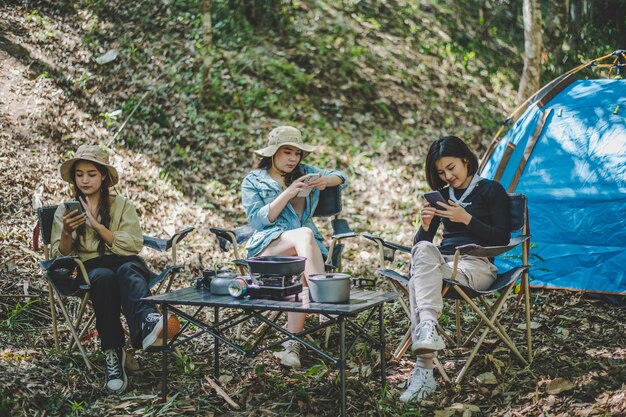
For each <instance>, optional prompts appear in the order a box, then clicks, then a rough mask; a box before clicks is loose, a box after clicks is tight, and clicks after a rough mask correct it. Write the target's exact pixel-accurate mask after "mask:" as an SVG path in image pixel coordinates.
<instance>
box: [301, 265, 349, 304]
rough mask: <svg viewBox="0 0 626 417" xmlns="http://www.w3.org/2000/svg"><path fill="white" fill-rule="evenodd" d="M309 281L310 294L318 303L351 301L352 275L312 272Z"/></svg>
mask: <svg viewBox="0 0 626 417" xmlns="http://www.w3.org/2000/svg"><path fill="white" fill-rule="evenodd" d="M308 281H309V295H310V297H311V300H312V301H314V302H317V303H335V304H343V303H347V302H349V301H350V284H351V283H352V281H351V279H350V275H348V274H340V273H332V274H311V275H309V278H308Z"/></svg>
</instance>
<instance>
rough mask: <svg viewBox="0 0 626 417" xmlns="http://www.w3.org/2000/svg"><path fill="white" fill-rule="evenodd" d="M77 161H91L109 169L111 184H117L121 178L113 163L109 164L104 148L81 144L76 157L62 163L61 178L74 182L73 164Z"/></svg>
mask: <svg viewBox="0 0 626 417" xmlns="http://www.w3.org/2000/svg"><path fill="white" fill-rule="evenodd" d="M77 161H89V162H93V163H96V164H98V165H102V166H103V167H105V168H106V169H107V170H108V171H109V177H111V185H115V184H117V183H118V182H119V180H120V176H119V175H118V173H117V169H115V167H114V166H113V165H110V164H109V155H108V154H107V153H106V151H105V150H104V149H102V148H100V147H99V146H97V145H80V146H79V147H78V149H77V150H76V153H75V154H74V157H73V158H72V159H69V160H67V161H65V162H63V164H61V169H60V171H61V178H63V179H64V180H65V181H67V182H69V183H71V184H74V178H72V166H73V165H74V164H75V163H76V162H77Z"/></svg>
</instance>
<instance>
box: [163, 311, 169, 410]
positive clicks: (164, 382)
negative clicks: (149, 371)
mask: <svg viewBox="0 0 626 417" xmlns="http://www.w3.org/2000/svg"><path fill="white" fill-rule="evenodd" d="M161 310H162V311H163V334H162V337H163V344H162V346H161V353H162V355H163V357H162V358H161V401H163V402H166V401H167V351H168V346H167V304H162V306H161Z"/></svg>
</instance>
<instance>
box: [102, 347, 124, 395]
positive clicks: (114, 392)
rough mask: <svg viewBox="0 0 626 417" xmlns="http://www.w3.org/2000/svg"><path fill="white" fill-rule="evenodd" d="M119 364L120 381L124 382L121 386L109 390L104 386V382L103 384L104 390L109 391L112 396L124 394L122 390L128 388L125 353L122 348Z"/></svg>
mask: <svg viewBox="0 0 626 417" xmlns="http://www.w3.org/2000/svg"><path fill="white" fill-rule="evenodd" d="M120 363H121V364H122V377H123V378H122V381H124V383H123V384H122V386H121V387H120V388H118V389H116V390H114V389H111V388H109V386H108V385H107V384H106V382H105V383H104V388H106V389H107V390H109V391H110V392H112V393H113V394H121V393H122V392H124V390H125V389H126V386H128V377H127V376H126V367H125V365H126V351H125V350H124V348H122V358H121V359H120Z"/></svg>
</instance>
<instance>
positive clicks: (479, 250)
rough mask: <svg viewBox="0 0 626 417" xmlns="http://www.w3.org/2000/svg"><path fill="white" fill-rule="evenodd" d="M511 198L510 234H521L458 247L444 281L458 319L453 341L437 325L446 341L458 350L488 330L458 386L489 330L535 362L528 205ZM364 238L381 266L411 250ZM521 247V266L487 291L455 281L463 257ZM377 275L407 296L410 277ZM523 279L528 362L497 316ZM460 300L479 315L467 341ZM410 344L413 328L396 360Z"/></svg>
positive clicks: (523, 198)
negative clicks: (492, 244)
mask: <svg viewBox="0 0 626 417" xmlns="http://www.w3.org/2000/svg"><path fill="white" fill-rule="evenodd" d="M509 199H510V213H511V232H513V233H515V234H519V235H517V236H514V237H512V238H511V240H510V242H509V244H508V245H506V246H495V247H481V246H479V245H464V246H459V247H457V248H456V252H455V254H454V266H453V272H452V276H450V277H449V278H445V279H444V287H443V291H442V293H443V296H444V298H446V299H453V300H455V316H456V320H455V327H456V329H455V330H456V332H455V333H456V337H455V338H452V337H451V336H450V335H448V334H447V333H446V332H445V330H444V329H442V328H441V326H440V325H439V324H438V325H437V327H438V330H439V331H440V333H441V335H442V336H443V337H444V338H445V339H446V340H447V342H448V343H450V344H453V345H456V346H457V347H468V346H469V345H470V344H471V343H472V341H473V340H474V339H475V338H476V336H477V335H478V334H479V332H480V330H481V329H482V328H483V326H487V327H486V328H485V329H483V331H482V333H481V334H480V337H479V338H478V340H477V341H476V343H475V345H474V348H473V350H472V351H471V353H470V356H469V357H468V359H467V361H466V363H465V365H464V366H463V368H462V369H461V370H460V371H459V373H458V374H457V376H456V378H455V382H456V383H459V382H460V381H461V379H462V378H463V376H464V375H465V373H466V372H467V370H468V369H469V367H470V365H471V363H472V361H473V360H474V358H475V356H476V354H477V352H478V350H479V349H480V347H481V345H482V344H483V342H484V340H485V337H486V336H487V334H488V332H489V330H491V331H493V332H494V333H495V334H496V335H497V336H498V338H499V339H500V340H501V341H502V342H503V343H504V344H505V345H506V346H507V347H508V348H509V349H510V350H511V351H512V352H513V354H514V355H515V356H516V357H517V358H518V359H519V360H520V362H522V363H523V364H524V365H525V366H527V365H528V363H529V362H530V361H531V360H532V345H531V343H532V339H531V328H530V287H529V282H528V259H529V255H530V226H529V222H528V204H527V199H526V196H525V195H523V194H509ZM363 236H364V237H366V238H368V239H370V240H372V241H373V242H375V243H376V245H377V247H378V251H379V257H380V262H381V265H382V266H384V263H385V261H393V260H394V259H395V253H396V251H400V252H403V253H410V252H411V248H409V247H407V246H403V245H398V244H395V243H392V242H387V241H385V240H383V239H381V238H379V237H377V236H374V235H371V234H364V235H363ZM519 245H521V250H522V259H521V262H522V264H521V265H520V266H517V267H514V268H512V269H511V270H509V271H506V272H503V273H500V274H498V276H497V278H496V280H495V281H494V283H493V284H492V285H491V287H490V288H488V289H487V290H484V291H479V290H475V289H473V288H471V287H469V286H466V285H464V284H461V283H460V282H458V281H456V280H455V279H454V278H455V277H456V273H457V266H458V259H459V257H460V256H461V255H473V256H481V257H495V256H497V255H500V254H502V253H505V252H507V251H509V250H511V249H513V248H515V247H517V246H519ZM377 272H378V273H379V274H380V275H381V276H383V277H384V278H386V279H387V280H388V282H390V283H391V284H392V287H393V289H394V290H396V291H398V292H400V293H402V294H403V295H406V296H407V297H408V283H409V277H407V276H405V275H402V274H399V273H398V272H396V271H394V270H391V269H387V268H381V269H379V270H378V271H377ZM520 278H521V286H520V288H521V291H522V292H523V294H524V299H525V312H526V339H527V358H528V361H527V360H526V359H525V358H524V357H523V356H522V354H521V353H520V352H519V350H518V349H517V347H516V346H515V344H514V343H513V341H512V340H511V338H510V337H509V335H508V334H507V330H506V329H505V328H504V327H503V326H502V325H501V324H500V322H499V320H498V316H499V314H500V312H501V311H502V308H503V307H504V304H505V301H506V299H507V298H508V296H509V294H510V293H511V291H512V290H513V289H514V287H515V284H516V282H517V280H519V279H520ZM491 295H493V296H496V300H495V302H494V303H493V304H489V302H488V301H487V296H491ZM473 299H478V300H479V301H480V304H481V305H482V306H483V309H482V310H481V308H480V307H479V306H478V305H477V304H476V303H475V302H474V301H473ZM461 300H463V301H465V302H467V304H468V305H469V307H470V308H471V310H472V311H473V312H474V313H476V314H477V315H478V317H479V318H480V322H479V323H478V324H477V325H476V326H475V327H474V329H473V330H472V331H471V332H470V333H469V335H468V336H467V338H466V339H465V341H462V337H461V305H460V301H461ZM401 302H402V307H403V310H404V311H405V312H406V314H407V315H410V312H409V308H408V306H407V302H406V301H405V300H403V299H402V298H401ZM410 345H411V329H410V328H409V330H408V331H407V332H406V334H405V335H404V338H403V339H402V341H401V342H400V344H399V345H398V347H397V348H396V350H395V351H394V353H393V359H394V360H399V359H400V358H401V357H402V356H403V355H404V353H405V352H406V351H407V349H408V348H409V346H410ZM435 364H436V365H437V368H438V369H439V371H440V372H441V373H442V376H443V378H444V379H445V380H446V381H449V380H450V379H449V377H448V375H447V373H446V372H445V370H444V369H443V367H442V366H441V364H440V363H439V362H438V361H436V362H435Z"/></svg>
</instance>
